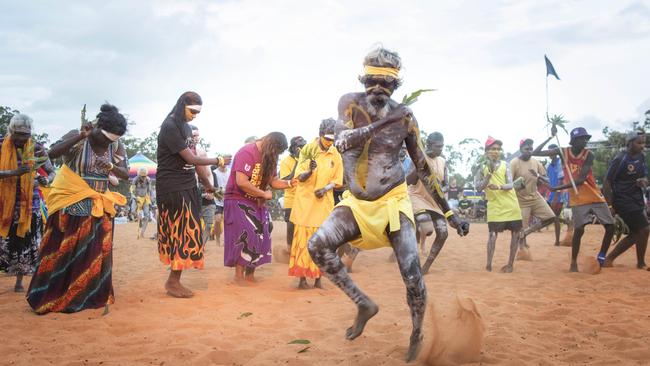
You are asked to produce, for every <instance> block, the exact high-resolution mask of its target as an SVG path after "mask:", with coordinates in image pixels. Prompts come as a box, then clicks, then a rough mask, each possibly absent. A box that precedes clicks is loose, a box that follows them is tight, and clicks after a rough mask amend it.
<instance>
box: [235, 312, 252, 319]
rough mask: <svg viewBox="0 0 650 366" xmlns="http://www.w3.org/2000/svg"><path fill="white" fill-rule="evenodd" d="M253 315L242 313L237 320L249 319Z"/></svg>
mask: <svg viewBox="0 0 650 366" xmlns="http://www.w3.org/2000/svg"><path fill="white" fill-rule="evenodd" d="M251 315H253V313H250V312H245V313H241V315H239V317H238V318H237V319H243V318H247V317H249V316H251Z"/></svg>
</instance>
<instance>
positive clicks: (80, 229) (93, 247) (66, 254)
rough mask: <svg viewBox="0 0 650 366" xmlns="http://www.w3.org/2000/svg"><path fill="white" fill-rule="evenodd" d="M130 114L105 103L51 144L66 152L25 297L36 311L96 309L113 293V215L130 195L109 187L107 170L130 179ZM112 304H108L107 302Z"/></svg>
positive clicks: (54, 152)
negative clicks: (88, 119) (127, 144)
mask: <svg viewBox="0 0 650 366" xmlns="http://www.w3.org/2000/svg"><path fill="white" fill-rule="evenodd" d="M125 132H126V119H125V118H124V116H123V115H122V114H120V113H119V111H118V110H117V108H116V107H115V106H112V105H110V104H104V105H102V107H101V112H100V113H99V114H98V115H97V119H96V120H95V121H94V122H89V123H85V124H84V125H82V127H81V129H80V130H72V131H70V132H69V133H68V134H66V135H65V136H63V138H62V139H61V140H60V141H58V142H57V143H55V144H54V145H52V148H51V149H50V152H49V156H50V158H51V159H56V158H58V157H62V158H63V163H64V164H63V165H62V167H61V169H60V170H59V171H58V172H57V175H56V178H55V179H54V182H52V187H51V190H50V193H49V195H48V211H49V217H48V220H47V224H46V226H45V233H44V234H43V240H42V242H41V248H40V251H39V258H40V263H39V264H38V266H37V268H36V272H35V274H34V276H33V277H32V281H31V283H30V285H29V291H28V293H27V302H28V303H29V305H30V306H31V307H32V309H34V312H36V313H37V314H45V313H48V312H63V313H73V312H77V311H80V310H84V309H97V308H101V307H104V306H106V307H107V306H108V304H112V303H113V302H114V298H113V282H112V268H113V260H112V254H113V217H114V216H115V205H124V204H125V203H126V198H125V197H124V196H122V195H121V194H119V193H115V192H111V191H109V190H108V187H109V178H108V177H109V174H111V173H112V174H114V175H115V176H116V177H118V178H121V179H125V180H126V179H128V178H129V176H128V169H127V165H126V151H125V150H124V147H123V145H120V144H119V142H118V140H119V138H120V137H121V136H122V135H124V133H125ZM107 309H108V308H107Z"/></svg>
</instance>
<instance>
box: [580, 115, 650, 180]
mask: <svg viewBox="0 0 650 366" xmlns="http://www.w3.org/2000/svg"><path fill="white" fill-rule="evenodd" d="M630 127H631V130H633V131H639V132H646V131H648V130H649V129H650V110H648V111H646V112H645V120H643V121H633V122H632V123H631V124H630ZM626 134H627V132H626V131H617V130H614V129H612V128H610V127H605V128H603V135H605V138H606V140H604V141H599V142H596V143H595V148H594V149H593V150H592V151H593V153H594V165H593V173H594V178H596V180H597V181H598V182H599V183H602V182H603V181H604V179H605V175H606V174H607V169H608V168H609V163H610V162H611V161H612V159H614V157H615V156H616V154H617V153H618V152H619V151H622V150H623V149H625V137H626ZM646 164H650V159H649V156H648V155H647V154H646Z"/></svg>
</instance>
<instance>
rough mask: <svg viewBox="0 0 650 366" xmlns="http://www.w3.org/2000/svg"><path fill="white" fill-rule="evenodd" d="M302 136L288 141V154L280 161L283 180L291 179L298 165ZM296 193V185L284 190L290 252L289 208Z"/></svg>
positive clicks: (302, 141)
mask: <svg viewBox="0 0 650 366" xmlns="http://www.w3.org/2000/svg"><path fill="white" fill-rule="evenodd" d="M306 143H307V141H305V139H304V138H302V136H295V137H293V138H292V139H291V142H290V143H289V155H288V156H287V157H285V158H284V159H282V161H281V162H280V178H281V179H284V180H291V179H293V177H294V175H295V173H296V168H297V167H298V157H299V156H300V150H301V149H302V148H303V146H305V144H306ZM295 194H296V187H290V188H287V189H285V190H284V221H285V222H286V223H287V248H288V249H289V252H291V242H292V241H293V223H292V222H291V220H289V217H291V208H292V207H293V199H294V196H295Z"/></svg>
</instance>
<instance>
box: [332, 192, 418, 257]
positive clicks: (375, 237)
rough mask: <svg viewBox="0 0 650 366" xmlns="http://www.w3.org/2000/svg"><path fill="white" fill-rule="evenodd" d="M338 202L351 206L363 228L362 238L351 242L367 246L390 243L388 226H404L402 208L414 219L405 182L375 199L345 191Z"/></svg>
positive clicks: (341, 204)
mask: <svg viewBox="0 0 650 366" xmlns="http://www.w3.org/2000/svg"><path fill="white" fill-rule="evenodd" d="M337 206H347V207H350V209H351V210H352V214H353V215H354V219H355V221H356V222H357V225H359V229H360V231H361V238H359V239H356V240H354V241H352V242H350V244H352V245H354V246H355V247H357V248H360V249H364V250H367V249H376V248H381V247H390V246H391V245H390V241H389V240H388V235H386V227H387V226H388V230H389V231H390V232H391V233H392V232H395V231H398V230H399V229H400V228H401V225H400V222H399V213H400V212H403V213H404V214H405V215H406V216H407V217H408V218H409V220H411V223H414V222H415V220H414V218H413V206H412V205H411V201H410V200H409V196H408V191H407V189H406V183H402V184H400V185H399V186H397V187H395V188H393V189H392V190H390V192H388V193H386V194H385V195H383V196H382V197H380V198H378V199H376V200H374V201H365V200H360V199H358V198H356V197H354V196H353V195H352V194H351V193H350V192H349V191H346V192H345V193H344V194H343V200H342V201H341V202H339V204H338V205H337Z"/></svg>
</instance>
